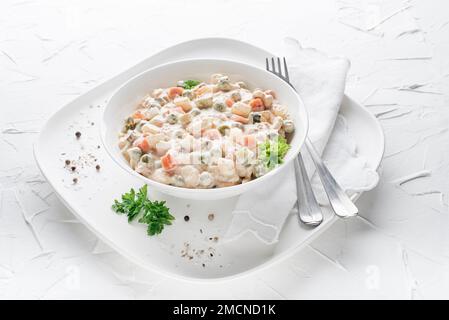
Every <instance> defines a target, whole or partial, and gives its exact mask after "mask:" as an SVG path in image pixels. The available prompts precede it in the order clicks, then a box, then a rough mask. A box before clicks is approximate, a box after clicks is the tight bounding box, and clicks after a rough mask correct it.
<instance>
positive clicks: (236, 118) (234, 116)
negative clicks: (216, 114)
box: [231, 114, 249, 124]
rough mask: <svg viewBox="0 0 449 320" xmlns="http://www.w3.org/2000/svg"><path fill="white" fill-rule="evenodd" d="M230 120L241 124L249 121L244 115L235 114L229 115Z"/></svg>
mask: <svg viewBox="0 0 449 320" xmlns="http://www.w3.org/2000/svg"><path fill="white" fill-rule="evenodd" d="M231 120H233V121H236V122H240V123H242V124H247V123H248V122H249V119H248V118H244V117H242V116H239V115H236V114H233V115H232V116H231Z"/></svg>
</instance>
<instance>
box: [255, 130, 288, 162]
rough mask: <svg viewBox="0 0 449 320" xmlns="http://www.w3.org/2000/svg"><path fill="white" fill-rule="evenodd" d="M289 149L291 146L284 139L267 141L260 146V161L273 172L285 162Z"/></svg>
mask: <svg viewBox="0 0 449 320" xmlns="http://www.w3.org/2000/svg"><path fill="white" fill-rule="evenodd" d="M289 149H290V145H289V144H288V143H287V140H285V138H284V137H279V138H278V139H274V140H267V141H265V142H264V143H261V144H260V145H259V159H260V160H262V162H263V163H264V165H265V166H266V167H267V168H268V169H270V170H271V169H273V168H275V167H276V166H277V165H278V164H281V163H282V162H283V161H284V157H285V155H286V154H287V152H288V150H289Z"/></svg>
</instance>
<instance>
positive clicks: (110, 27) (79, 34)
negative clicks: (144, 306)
mask: <svg viewBox="0 0 449 320" xmlns="http://www.w3.org/2000/svg"><path fill="white" fill-rule="evenodd" d="M205 36H226V37H234V38H238V39H241V40H246V41H250V42H252V43H254V44H256V45H259V46H262V47H265V48H267V49H269V50H271V49H273V48H272V45H273V44H272V43H273V42H274V41H273V39H276V41H277V40H278V39H280V38H282V37H284V36H293V37H296V38H298V39H299V40H300V41H301V42H302V43H303V44H304V45H305V46H312V47H316V48H319V49H321V50H324V51H326V52H328V53H330V54H332V55H345V56H347V57H349V58H350V59H351V62H352V68H351V70H350V75H349V79H348V84H347V93H348V94H349V95H350V96H352V97H354V98H356V99H358V100H359V101H361V102H362V103H363V104H364V105H365V106H366V107H367V108H369V110H370V111H371V112H372V113H373V114H375V115H376V116H377V117H378V118H379V120H380V121H381V124H382V125H383V128H384V131H385V135H386V153H385V158H384V160H383V164H382V166H381V169H380V170H381V172H380V173H381V181H380V184H379V186H378V187H377V188H376V189H375V190H373V191H371V192H369V193H366V194H364V195H363V196H362V198H361V199H360V200H359V202H358V206H359V208H360V212H361V216H360V217H358V218H354V219H352V220H348V221H338V222H337V223H336V224H335V225H334V226H332V227H331V229H330V230H329V231H327V232H326V233H325V234H323V235H322V236H321V237H320V238H318V239H317V240H316V241H314V242H313V243H312V244H311V245H309V246H308V247H306V248H305V249H304V250H302V251H301V252H298V253H297V254H296V255H294V256H293V257H292V258H290V259H288V260H287V261H285V262H283V263H281V264H278V265H276V266H275V267H272V268H270V269H268V270H265V271H262V272H259V273H257V274H255V275H253V276H249V277H246V278H244V279H239V280H238V281H234V282H227V283H223V284H218V285H217V284H216V285H213V286H211V285H207V284H201V285H199V284H189V283H185V282H180V281H175V280H170V279H166V278H163V277H161V276H159V275H156V274H152V273H151V272H148V271H145V270H141V269H138V268H136V267H135V266H133V265H132V264H131V263H129V262H127V261H126V260H125V259H123V258H122V257H120V256H119V255H118V254H116V253H115V252H112V251H111V250H109V249H108V248H106V247H105V246H103V245H102V244H101V243H99V242H98V241H97V239H96V237H95V236H94V235H93V234H91V233H90V232H89V231H88V230H87V229H86V228H85V227H84V226H83V225H81V224H79V223H78V222H77V220H76V219H75V218H74V217H73V216H72V215H71V214H70V213H69V212H68V210H67V209H65V208H64V206H63V205H62V204H61V202H60V201H59V200H58V199H57V198H56V196H55V195H54V194H53V192H52V190H51V189H50V188H49V186H48V185H47V183H46V182H45V181H44V180H43V178H42V176H41V175H40V173H39V171H38V169H37V167H36V165H35V163H34V159H33V156H32V144H33V141H34V140H35V138H36V134H37V133H38V132H39V129H40V128H41V126H42V125H43V124H44V123H45V120H46V119H47V118H48V117H49V116H50V115H51V114H52V113H54V112H55V111H56V110H58V109H59V108H60V107H61V106H62V105H64V104H65V103H67V102H69V101H70V100H72V99H73V98H75V97H77V96H78V95H80V94H82V93H83V92H85V91H86V90H87V89H89V88H92V87H94V86H95V85H97V84H98V83H100V82H102V81H104V80H106V79H108V78H109V77H111V76H113V75H115V74H117V73H118V72H121V71H123V70H124V69H126V68H128V67H130V66H132V65H134V64H135V63H137V62H139V61H140V60H142V59H144V58H146V57H147V56H149V55H150V54H152V53H154V52H156V51H158V50H160V49H162V48H164V47H167V46H169V45H172V44H175V43H177V42H179V41H184V40H188V39H191V38H196V37H205ZM448 128H449V2H448V1H445V0H439V1H437V0H432V1H429V0H410V1H402V0H394V1H391V0H389V1H386V0H385V1H379V0H370V1H367V0H366V1H365V0H360V1H355V0H342V1H331V0H326V1H324V0H320V1H307V2H306V1H296V0H292V1H279V0H278V1H271V0H258V1H231V0H221V1H210V0H209V1H205V0H201V1H191V0H189V1H187V0H182V1H181V0H178V1H162V0H160V1H149V0H142V1H131V0H128V1H109V0H108V1H106V0H103V1H99V0H95V1H92V0H89V1H75V0H74V1H68V0H65V1H63V0H60V1H56V0H55V1H33V0H17V1H9V0H2V1H1V2H0V298H3V299H5V298H29V299H36V298H38V299H53V298H71V299H77V298H125V299H128V298H150V299H151V298H261V299H264V298H273V299H293V298H303V299H311V298H362V299H368V298H404V299H413V298H446V299H447V298H449V235H448V234H449V220H448V218H449V208H448V195H449V182H448V181H449V132H448ZM25 218H26V219H25ZM33 232H34V233H36V234H37V235H38V238H39V239H40V240H41V244H39V243H38V242H37V241H36V237H35V235H34V234H33Z"/></svg>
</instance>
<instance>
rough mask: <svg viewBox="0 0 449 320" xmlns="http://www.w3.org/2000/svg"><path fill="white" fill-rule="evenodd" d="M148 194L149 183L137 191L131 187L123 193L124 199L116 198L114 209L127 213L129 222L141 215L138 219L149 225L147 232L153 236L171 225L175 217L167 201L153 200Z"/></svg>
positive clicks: (120, 212)
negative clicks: (166, 203)
mask: <svg viewBox="0 0 449 320" xmlns="http://www.w3.org/2000/svg"><path fill="white" fill-rule="evenodd" d="M147 194H148V192H147V185H144V186H143V187H142V188H140V189H139V192H137V193H136V192H135V191H134V189H131V190H130V191H129V192H127V193H124V194H123V195H122V201H118V200H114V204H113V205H112V210H114V211H115V212H116V213H118V214H126V215H127V216H128V222H131V221H133V220H134V219H135V218H136V217H137V216H140V218H139V220H138V221H139V222H140V223H143V224H146V225H148V228H147V233H148V235H150V236H153V235H156V234H160V233H161V232H162V230H163V229H164V226H166V225H171V224H172V221H173V220H175V217H173V216H172V215H171V214H170V211H169V209H168V208H167V206H166V205H165V201H151V200H149V199H148V197H147Z"/></svg>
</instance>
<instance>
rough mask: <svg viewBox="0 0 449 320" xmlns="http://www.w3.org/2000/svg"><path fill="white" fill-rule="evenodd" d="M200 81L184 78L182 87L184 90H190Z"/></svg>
mask: <svg viewBox="0 0 449 320" xmlns="http://www.w3.org/2000/svg"><path fill="white" fill-rule="evenodd" d="M199 84H200V82H199V81H197V80H184V81H182V87H183V88H184V89H186V90H190V89H192V88H194V87H196V86H197V85H199Z"/></svg>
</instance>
